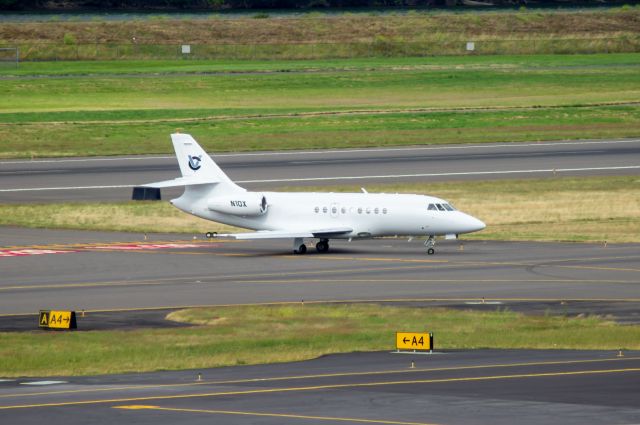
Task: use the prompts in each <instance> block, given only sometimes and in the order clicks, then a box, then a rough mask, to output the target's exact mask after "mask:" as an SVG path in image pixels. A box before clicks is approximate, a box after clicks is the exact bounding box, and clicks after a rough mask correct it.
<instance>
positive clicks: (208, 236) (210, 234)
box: [205, 232, 218, 239]
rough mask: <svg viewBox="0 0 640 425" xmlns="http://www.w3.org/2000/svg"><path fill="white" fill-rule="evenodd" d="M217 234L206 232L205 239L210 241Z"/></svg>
mask: <svg viewBox="0 0 640 425" xmlns="http://www.w3.org/2000/svg"><path fill="white" fill-rule="evenodd" d="M217 234H218V232H207V233H205V236H206V237H207V239H211V238H215V237H216V235H217Z"/></svg>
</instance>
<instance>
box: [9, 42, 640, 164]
mask: <svg viewBox="0 0 640 425" xmlns="http://www.w3.org/2000/svg"><path fill="white" fill-rule="evenodd" d="M564 58H566V60H567V63H569V64H570V65H567V66H562V65H561V62H560V61H558V60H555V59H554V58H551V59H549V58H548V57H545V56H532V57H509V58H508V59H506V62H502V61H503V60H504V58H500V57H496V58H494V60H495V61H496V64H497V65H496V66H495V67H494V66H493V65H492V64H491V61H487V60H486V58H483V57H473V58H459V59H457V60H458V62H455V61H453V60H450V59H442V58H434V59H433V61H434V62H436V63H438V62H440V63H450V65H447V66H445V67H444V68H439V67H438V66H435V67H430V66H427V65H425V64H426V63H427V62H426V61H425V60H424V59H415V61H413V62H412V60H409V59H406V60H405V62H402V61H399V60H398V61H395V62H393V61H390V63H391V64H395V65H392V66H390V67H389V66H386V65H380V63H383V62H384V61H379V62H373V63H374V65H373V66H374V68H373V69H364V68H363V69H361V70H360V71H358V72H351V71H346V70H345V69H346V68H348V67H349V66H351V65H353V64H360V65H362V64H364V63H366V62H359V61H352V60H345V61H343V62H341V63H342V66H343V67H344V68H343V69H342V70H327V71H323V72H311V73H271V74H260V73H257V74H256V73H248V74H240V75H235V74H227V75H214V76H212V75H183V74H171V75H169V76H162V77H161V78H153V77H149V76H129V77H127V78H122V77H115V76H93V77H71V78H20V79H0V92H2V93H3V96H1V97H0V140H1V141H2V143H0V158H18V157H48V156H84V155H118V154H142V153H168V152H170V151H171V145H170V143H168V142H167V138H168V137H167V136H168V134H170V133H172V132H174V131H175V130H176V129H178V128H180V129H182V130H183V131H185V132H190V133H192V134H194V136H196V137H197V138H198V140H199V141H200V142H201V143H202V144H203V145H204V146H205V147H206V148H207V149H210V150H212V151H214V152H221V151H243V150H244V151H251V150H265V149H295V148H301V149H305V148H327V147H329V148H338V147H363V146H395V145H409V144H437V143H466V142H499V141H524V140H527V141H530V140H557V139H576V138H607V137H635V136H638V135H640V106H638V102H640V89H639V88H640V73H639V72H637V71H638V66H639V65H640V55H638V54H636V55H611V56H605V55H595V56H594V57H588V56H584V55H582V56H580V55H576V57H564ZM547 59H549V61H550V63H552V65H551V66H543V64H544V62H545V61H546V60H547ZM447 61H449V62H447ZM335 63H338V62H337V61H336V62H335ZM403 63H404V65H403ZM455 63H459V64H463V65H455V66H454V65H451V64H455ZM509 64H510V65H509ZM360 65H358V66H360ZM130 66H131V67H132V69H133V68H134V67H135V66H136V63H131V64H130ZM362 66H364V65H362ZM375 66H380V68H375ZM123 69H124V68H123Z"/></svg>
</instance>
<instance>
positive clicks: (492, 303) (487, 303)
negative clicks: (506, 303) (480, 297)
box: [465, 301, 502, 305]
mask: <svg viewBox="0 0 640 425" xmlns="http://www.w3.org/2000/svg"><path fill="white" fill-rule="evenodd" d="M465 304H469V305H483V304H485V305H496V304H502V303H501V302H500V301H467V302H466V303H465Z"/></svg>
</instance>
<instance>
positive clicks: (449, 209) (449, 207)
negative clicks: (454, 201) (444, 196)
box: [442, 204, 453, 211]
mask: <svg viewBox="0 0 640 425" xmlns="http://www.w3.org/2000/svg"><path fill="white" fill-rule="evenodd" d="M442 206H443V207H444V209H445V210H447V211H453V208H451V205H449V204H443V205H442Z"/></svg>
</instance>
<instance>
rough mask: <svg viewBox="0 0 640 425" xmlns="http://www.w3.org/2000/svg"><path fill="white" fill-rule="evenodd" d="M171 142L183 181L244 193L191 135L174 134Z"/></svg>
mask: <svg viewBox="0 0 640 425" xmlns="http://www.w3.org/2000/svg"><path fill="white" fill-rule="evenodd" d="M171 141H172V142H173V149H174V150H175V151H176V158H177V159H178V164H179V165H180V172H181V173H182V177H183V179H185V180H191V181H200V182H202V183H205V182H211V183H214V182H215V184H217V185H219V186H221V187H226V188H227V189H229V190H230V191H244V189H242V188H241V187H239V186H237V185H236V184H235V183H234V182H233V181H232V180H231V179H230V178H229V177H228V176H227V175H226V174H225V173H224V172H223V171H222V170H221V169H220V167H218V165H217V164H216V163H215V162H214V161H213V159H212V158H211V157H210V156H209V155H208V154H207V153H206V152H205V151H204V149H202V147H201V146H200V145H199V144H198V142H196V140H195V139H194V138H193V137H191V135H190V134H181V133H175V134H172V135H171Z"/></svg>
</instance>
